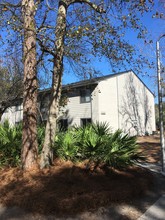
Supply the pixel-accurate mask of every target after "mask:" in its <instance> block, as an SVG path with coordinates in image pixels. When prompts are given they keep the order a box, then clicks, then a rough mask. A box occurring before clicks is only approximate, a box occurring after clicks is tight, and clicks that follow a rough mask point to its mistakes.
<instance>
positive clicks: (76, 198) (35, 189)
mask: <svg viewBox="0 0 165 220" xmlns="http://www.w3.org/2000/svg"><path fill="white" fill-rule="evenodd" d="M0 172H1V173H0V181H1V183H2V184H1V186H0V194H1V198H0V202H1V203H2V204H3V205H5V206H7V207H13V206H16V207H19V208H21V209H23V210H25V211H28V212H33V213H38V214H43V215H56V216H64V215H65V216H66V215H67V216H68V215H69V216H75V215H76V214H79V213H82V212H84V211H93V210H98V209H99V207H107V206H110V205H111V204H120V203H128V204H129V202H130V200H132V199H135V198H139V197H140V196H142V195H143V196H144V193H145V192H146V191H147V190H148V189H149V188H150V187H151V186H152V183H153V175H152V174H151V173H150V172H148V171H146V170H145V169H141V168H128V169H126V170H113V169H109V168H107V167H106V169H105V167H102V168H98V169H97V170H96V171H90V170H86V169H85V168H84V167H80V166H75V165H73V164H71V163H70V162H66V163H63V164H62V165H60V164H58V165H57V164H56V166H54V167H52V168H50V169H46V170H43V171H33V172H31V173H23V172H22V170H20V169H18V168H15V169H6V170H5V171H3V172H2V170H1V171H0ZM114 212H115V210H114ZM116 212H117V210H116ZM120 219H121V218H120ZM123 219H129V216H127V218H126V216H125V218H123Z"/></svg>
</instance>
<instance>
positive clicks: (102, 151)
mask: <svg viewBox="0 0 165 220" xmlns="http://www.w3.org/2000/svg"><path fill="white" fill-rule="evenodd" d="M54 149H55V154H56V156H58V157H60V158H62V159H65V160H71V161H76V160H79V161H83V160H86V159H87V160H89V162H94V163H96V164H97V165H99V164H105V165H108V166H111V167H118V168H120V167H125V166H128V165H131V164H133V163H134V162H135V161H137V160H138V159H141V155H140V153H139V151H138V145H137V143H136V137H131V136H129V135H128V134H124V133H123V132H122V131H121V130H117V131H116V132H114V133H113V132H111V130H110V129H109V125H108V124H107V123H96V124H88V125H87V126H85V127H73V128H70V129H69V130H68V131H66V132H61V133H59V134H57V136H56V141H55V147H54Z"/></svg>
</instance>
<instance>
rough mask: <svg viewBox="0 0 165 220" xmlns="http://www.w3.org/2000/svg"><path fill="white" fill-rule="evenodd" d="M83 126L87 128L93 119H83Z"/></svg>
mask: <svg viewBox="0 0 165 220" xmlns="http://www.w3.org/2000/svg"><path fill="white" fill-rule="evenodd" d="M80 120H81V126H86V125H87V124H90V123H91V122H92V120H91V118H81V119H80Z"/></svg>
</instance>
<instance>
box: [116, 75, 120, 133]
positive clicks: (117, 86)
mask: <svg viewBox="0 0 165 220" xmlns="http://www.w3.org/2000/svg"><path fill="white" fill-rule="evenodd" d="M116 88H117V113H118V115H117V116H118V129H120V118H119V117H120V116H119V85H118V76H116Z"/></svg>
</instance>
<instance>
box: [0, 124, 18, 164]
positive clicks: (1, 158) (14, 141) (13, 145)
mask: <svg viewBox="0 0 165 220" xmlns="http://www.w3.org/2000/svg"><path fill="white" fill-rule="evenodd" d="M21 142H22V125H21V124H19V125H17V126H12V127H11V126H10V125H9V122H8V121H5V122H4V123H3V124H1V125H0V166H18V165H19V164H20V158H21Z"/></svg>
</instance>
